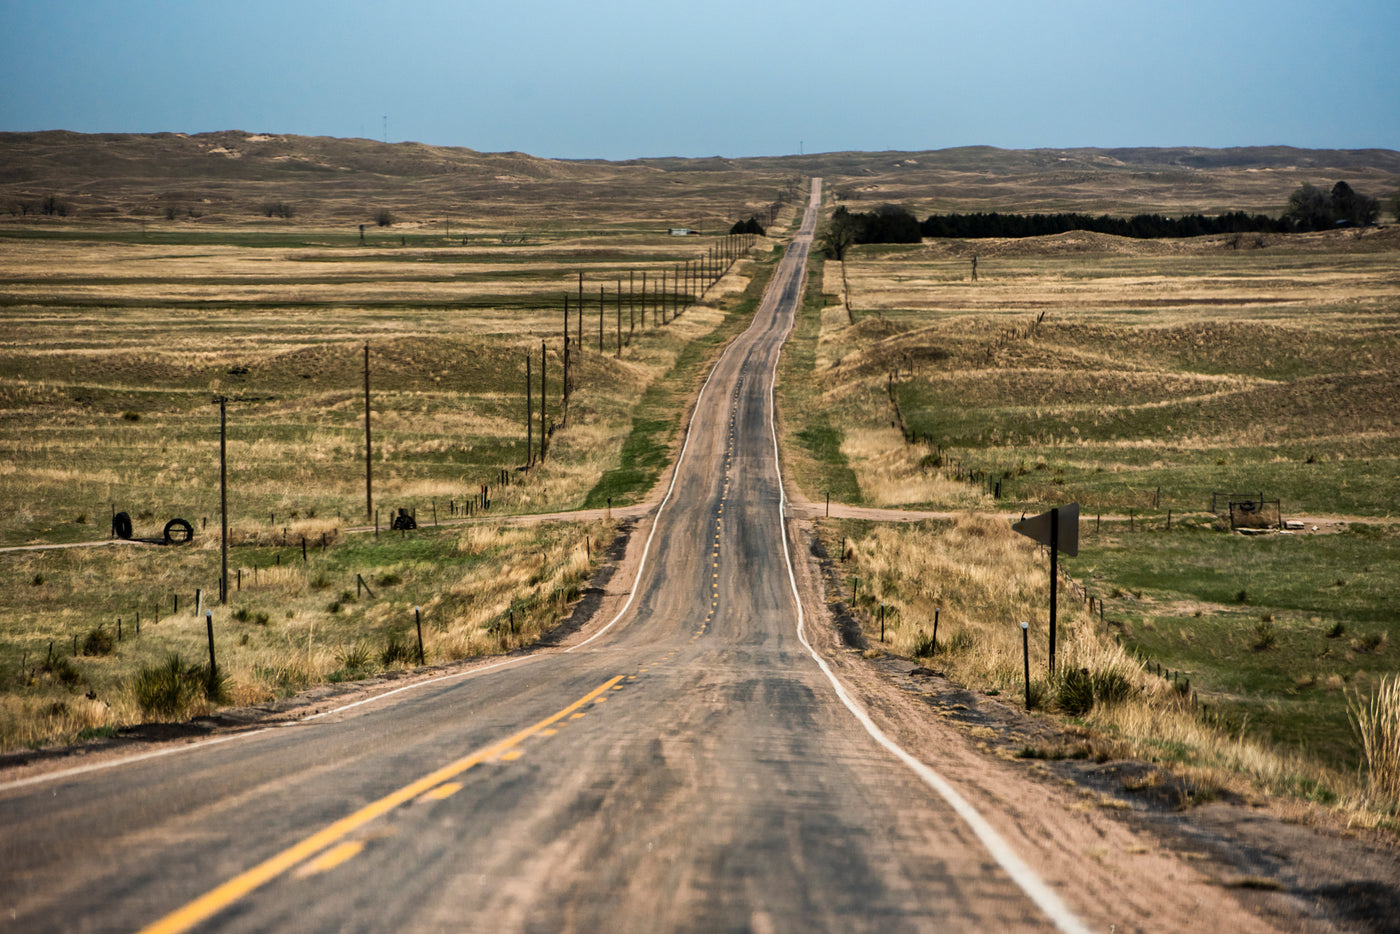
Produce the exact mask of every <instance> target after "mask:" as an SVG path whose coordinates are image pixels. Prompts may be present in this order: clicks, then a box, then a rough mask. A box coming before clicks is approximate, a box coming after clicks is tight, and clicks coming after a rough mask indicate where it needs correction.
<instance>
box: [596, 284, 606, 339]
mask: <svg viewBox="0 0 1400 934" xmlns="http://www.w3.org/2000/svg"><path fill="white" fill-rule="evenodd" d="M606 288H607V287H606V286H604V285H599V286H598V353H599V355H600V356H601V355H602V353H603V312H604V311H606V310H607V302H608V298H607V293H606V292H605V291H604V290H605V289H606Z"/></svg>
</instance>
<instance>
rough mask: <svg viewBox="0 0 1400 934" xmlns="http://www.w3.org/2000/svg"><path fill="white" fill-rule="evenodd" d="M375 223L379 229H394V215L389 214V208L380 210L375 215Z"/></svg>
mask: <svg viewBox="0 0 1400 934" xmlns="http://www.w3.org/2000/svg"><path fill="white" fill-rule="evenodd" d="M374 223H375V224H376V225H377V226H379V227H392V226H394V215H393V214H391V213H389V211H388V209H387V208H380V209H379V212H378V213H376V214H375V215H374Z"/></svg>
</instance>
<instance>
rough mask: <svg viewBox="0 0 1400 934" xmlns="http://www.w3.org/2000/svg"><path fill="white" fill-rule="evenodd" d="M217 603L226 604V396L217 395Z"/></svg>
mask: <svg viewBox="0 0 1400 934" xmlns="http://www.w3.org/2000/svg"><path fill="white" fill-rule="evenodd" d="M214 401H215V402H217V403H219V528H220V535H219V559H220V564H219V567H220V570H219V603H220V604H223V605H227V604H228V417H227V416H228V410H227V406H228V397H227V396H219V397H218V398H217V399H215V400H214Z"/></svg>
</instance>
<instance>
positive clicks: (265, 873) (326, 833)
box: [140, 675, 622, 934]
mask: <svg viewBox="0 0 1400 934" xmlns="http://www.w3.org/2000/svg"><path fill="white" fill-rule="evenodd" d="M621 680H622V675H618V676H617V677H616V678H613V679H612V680H611V681H608V682H607V683H605V684H603V685H602V686H600V687H596V688H594V689H593V690H592V691H589V692H588V693H587V694H585V695H584V696H583V697H580V698H579V699H578V700H576V701H574V702H573V703H572V704H570V705H569V706H567V707H565V708H564V709H563V710H560V711H559V712H558V713H554V714H551V715H550V716H548V717H546V718H544V719H543V720H541V721H540V722H539V723H536V724H535V725H533V726H529V727H526V728H525V729H523V730H521V731H520V732H518V733H516V734H514V735H512V736H508V737H506V738H505V739H503V740H501V741H500V742H497V743H493V744H492V745H490V746H487V747H485V748H483V749H478V750H477V751H476V752H474V753H472V754H471V755H469V756H465V757H464V758H461V759H458V760H457V761H456V762H453V763H450V764H449V765H445V766H443V767H442V768H440V769H438V770H437V771H436V772H433V773H431V774H429V775H425V776H424V777H423V778H420V779H418V781H416V782H413V783H412V784H410V785H405V786H404V787H402V788H400V789H399V790H398V791H395V792H393V793H392V794H388V795H385V796H384V797H382V798H380V799H379V800H378V801H375V802H374V803H372V804H368V805H366V806H364V807H362V808H360V810H358V811H356V812H355V813H354V814H351V815H349V816H348V817H342V818H341V819H340V820H338V821H336V822H335V823H333V824H331V825H329V826H327V827H325V828H323V829H321V830H319V831H317V832H316V833H314V834H312V835H311V836H309V837H307V838H306V839H304V840H302V841H301V842H300V843H297V844H295V845H293V846H290V847H288V848H287V849H285V850H283V851H282V852H281V853H278V854H277V855H276V856H273V857H271V858H269V859H266V860H263V861H262V862H261V863H259V864H258V865H256V866H254V867H253V868H252V869H249V870H248V871H247V872H244V873H243V874H242V875H238V876H234V877H233V878H232V879H230V880H228V881H227V882H225V883H224V884H223V885H220V886H218V887H217V888H215V889H211V890H210V891H208V892H206V893H205V894H203V895H201V896H200V897H199V898H196V899H195V900H194V901H192V902H190V903H189V904H187V905H185V906H184V907H183V908H177V909H176V910H175V911H172V912H171V913H170V914H168V915H166V916H165V917H164V918H161V919H160V920H159V921H156V922H154V923H153V924H150V925H147V926H146V927H144V928H142V929H141V932H140V934H180V932H183V931H188V930H189V929H190V928H192V927H194V926H195V925H196V924H199V923H200V922H201V921H204V920H206V919H208V918H210V917H212V916H213V915H215V914H216V913H218V912H219V911H222V910H223V909H224V908H227V907H228V906H229V905H231V904H233V903H234V902H236V901H238V900H239V899H240V898H242V897H243V896H245V895H247V894H249V893H250V892H252V891H253V890H254V889H257V888H259V887H261V886H263V885H266V884H267V883H268V882H271V881H272V880H273V879H275V878H277V877H278V876H280V875H282V874H283V873H285V872H286V871H287V870H289V869H291V868H292V867H293V866H295V865H297V864H298V863H300V862H302V861H303V860H305V859H308V858H310V857H312V856H315V855H316V854H317V853H320V852H321V851H322V850H324V849H326V848H327V847H329V846H331V845H332V844H334V843H336V842H337V841H339V840H340V839H341V838H342V837H344V836H346V835H347V834H350V833H351V832H353V831H355V830H358V829H359V828H360V827H363V826H364V825H365V824H368V823H369V822H370V821H372V820H374V819H375V818H377V817H382V816H383V815H385V814H387V813H388V812H389V811H392V810H393V809H394V808H396V807H398V806H399V805H401V804H404V803H406V802H408V801H411V800H413V799H414V798H416V797H418V796H419V795H421V794H423V792H425V791H428V790H429V789H432V788H435V787H437V786H438V785H441V784H442V783H443V782H445V781H447V780H448V779H450V778H455V777H457V776H458V775H460V774H462V773H463V772H465V771H466V770H467V769H469V768H471V767H472V766H474V765H480V764H481V763H482V762H485V761H487V760H488V759H494V758H496V757H497V756H499V755H500V754H501V753H503V752H505V751H506V750H507V749H510V748H511V747H512V746H514V745H516V744H517V743H520V742H522V741H524V740H526V739H528V738H529V737H531V736H533V735H534V734H536V733H538V732H540V731H542V730H544V729H545V728H546V727H548V726H550V725H552V724H554V723H557V722H558V721H560V720H562V719H564V718H565V717H567V716H569V715H570V714H572V713H573V712H574V711H576V710H578V709H579V708H580V707H583V706H585V705H586V704H589V703H591V702H592V701H593V699H594V698H596V697H598V696H600V695H601V694H603V692H605V691H607V690H608V689H610V688H611V687H612V686H613V685H614V684H617V683H618V682H619V681H621ZM351 855H353V854H351ZM348 858H349V857H347V859H348Z"/></svg>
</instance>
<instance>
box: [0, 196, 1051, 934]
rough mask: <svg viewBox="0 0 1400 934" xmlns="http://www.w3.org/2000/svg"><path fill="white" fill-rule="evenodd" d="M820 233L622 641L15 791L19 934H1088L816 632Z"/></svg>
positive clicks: (729, 405)
mask: <svg viewBox="0 0 1400 934" xmlns="http://www.w3.org/2000/svg"><path fill="white" fill-rule="evenodd" d="M819 197H820V187H819V184H816V185H814V187H813V208H815V206H816V204H817V202H818V199H819ZM815 214H816V211H815V210H814V209H813V210H810V211H809V212H808V221H807V224H806V225H805V226H804V228H803V231H802V233H801V234H800V235H799V236H798V237H797V238H796V240H795V242H794V244H793V246H792V248H791V249H790V251H789V254H788V257H787V258H786V259H785V260H784V261H783V265H782V266H781V267H780V269H779V271H778V273H777V274H776V275H775V277H774V280H773V285H772V286H771V287H770V294H769V296H768V297H767V298H766V299H765V301H764V303H763V305H762V307H761V308H760V310H759V312H758V313H757V316H756V318H755V323H754V325H753V327H752V328H751V329H750V330H749V331H748V332H746V333H745V334H744V335H743V336H742V337H740V338H739V339H738V340H736V341H735V343H734V344H732V345H731V347H730V349H729V350H728V351H727V352H726V353H725V355H724V356H723V358H722V359H721V360H720V362H719V363H718V365H717V366H716V368H715V370H714V372H713V374H712V376H711V378H710V380H709V382H708V383H707V385H706V387H705V389H704V391H703V394H702V396H701V398H700V400H699V402H698V403H697V406H696V410H695V414H694V418H693V421H692V423H691V426H690V429H689V432H688V435H687V441H686V448H685V451H684V454H683V456H682V459H681V461H680V463H679V465H678V467H677V469H676V472H675V474H674V483H673V486H672V488H671V491H670V494H669V496H668V497H667V499H666V501H665V503H664V504H663V505H662V507H661V509H660V512H659V514H658V517H657V519H656V522H655V525H654V534H651V535H650V537H649V538H648V539H647V541H648V543H649V544H648V546H647V547H648V555H647V560H646V562H645V564H644V566H643V568H642V570H641V572H640V575H639V576H638V577H637V579H636V582H635V584H634V585H633V589H632V591H631V593H630V594H629V597H630V602H629V603H628V605H627V607H626V609H625V611H623V612H622V613H621V614H620V615H618V616H617V617H616V619H615V620H613V621H611V624H610V625H607V624H608V623H609V620H608V619H606V618H605V619H602V620H600V621H599V624H598V625H595V626H594V627H593V628H591V629H589V630H587V631H585V632H584V633H582V634H580V635H579V636H578V637H577V638H575V639H574V640H573V645H572V647H571V648H570V650H568V651H563V650H559V651H552V652H548V653H543V654H540V655H537V656H534V657H532V658H529V659H525V660H520V661H515V662H512V663H510V664H506V665H502V666H499V667H493V668H486V669H479V670H477V671H476V672H475V673H473V674H471V675H468V676H461V677H453V678H446V679H443V680H439V681H436V682H433V683H431V684H428V685H425V686H421V687H418V688H416V689H414V690H410V691H404V692H401V693H399V694H396V695H395V696H393V697H390V698H385V699H381V700H379V701H376V702H373V703H367V704H363V705H360V706H357V707H355V708H353V709H350V710H343V711H340V712H336V713H331V714H329V715H326V716H322V717H319V718H317V719H314V720H309V721H303V722H300V723H295V724H291V725H287V726H282V727H277V728H271V729H266V730H262V731H259V732H255V733H252V734H247V735H239V736H235V737H233V738H229V739H227V740H225V741H222V742H217V743H211V744H206V745H201V746H197V747H193V748H187V749H183V750H181V751H177V752H174V753H172V754H169V755H164V756H160V757H155V758H148V759H142V760H138V761H129V762H125V763H122V764H119V765H116V766H114V767H111V768H103V769H99V770H93V771H89V772H81V773H70V774H67V775H65V776H60V777H57V778H49V779H46V780H42V781H37V782H32V783H30V784H22V785H13V784H12V785H9V786H0V928H3V929H5V930H14V931H26V932H29V931H34V932H42V931H64V932H75V931H136V930H149V931H161V932H171V931H183V930H201V931H203V930H209V931H216V930H217V931H282V930H293V931H438V930H442V931H447V930H451V931H465V930H490V931H497V930H508V931H509V930H522V931H541V932H544V931H551V932H552V931H563V930H579V931H759V932H762V931H798V930H800V931H809V930H840V931H904V930H920V931H932V930H937V931H945V930H979V931H988V930H998V931H1000V930H1018V929H1049V928H1052V927H1053V925H1054V923H1058V924H1059V926H1060V927H1061V928H1064V929H1074V926H1075V923H1076V922H1075V921H1074V919H1073V918H1072V917H1056V916H1055V908H1056V906H1055V901H1054V898H1053V896H1049V897H1048V898H1047V897H1046V896H1044V895H1043V894H1042V895H1041V896H1039V897H1036V896H1035V895H1034V892H1035V885H1036V883H1035V880H1034V879H1031V880H1030V881H1029V882H1027V880H1026V879H1024V878H1022V879H1020V880H1019V881H1017V880H1016V879H1015V878H1013V877H1014V875H1015V874H1016V872H1017V870H1016V866H1015V858H1014V856H1012V857H1009V858H1008V857H1005V856H998V855H996V853H995V852H994V850H995V847H993V850H989V849H988V847H987V844H986V841H985V837H979V835H978V833H977V832H976V831H975V830H974V825H975V823H976V822H975V820H974V822H973V824H969V823H968V822H967V821H966V820H965V819H964V818H963V817H961V816H959V815H958V814H957V813H955V811H954V809H953V807H952V806H950V805H949V803H947V802H946V801H945V799H944V798H942V797H940V795H939V794H938V793H937V791H936V789H935V787H933V785H931V779H929V778H928V777H927V776H924V775H921V774H920V773H919V772H918V771H916V770H915V769H914V768H911V767H910V765H909V764H908V763H906V762H904V761H901V759H900V758H899V757H898V756H897V755H896V754H894V753H892V751H891V750H890V749H889V748H886V746H884V745H881V743H879V742H877V740H876V738H874V737H873V736H872V735H871V733H870V732H868V731H867V730H866V729H865V728H863V727H862V725H861V722H860V721H859V720H858V718H857V717H856V716H854V715H853V714H852V711H851V710H850V709H848V707H847V706H846V704H845V703H843V701H842V700H841V698H840V697H839V696H838V694H837V692H836V690H835V689H834V688H833V684H832V682H831V681H830V680H829V679H828V676H827V674H826V673H824V671H823V669H822V668H821V667H820V666H819V664H818V662H817V661H816V659H815V658H814V657H813V655H812V654H810V653H809V651H808V649H807V647H806V645H805V644H804V642H803V641H802V639H801V638H800V637H799V608H798V603H797V600H796V596H795V595H796V591H797V586H796V584H795V583H794V582H793V578H792V576H791V574H790V569H789V564H788V557H787V556H788V552H789V551H790V547H789V546H790V542H787V540H786V539H785V534H786V533H785V527H786V525H785V521H784V519H783V516H782V494H781V489H780V484H779V480H778V470H777V463H776V455H775V449H774V441H773V434H772V428H771V407H772V393H771V381H772V376H773V368H774V364H775V362H776V359H777V355H778V353H779V350H780V348H781V345H782V341H783V339H784V337H785V336H786V333H787V330H788V328H789V324H790V321H791V315H792V313H793V308H794V306H795V303H796V302H797V301H798V300H799V299H800V296H801V292H802V283H803V271H804V268H805V262H806V256H807V250H808V248H809V246H810V243H811V234H812V228H811V223H812V219H813V218H814V217H815ZM649 531H652V530H651V529H648V528H646V527H643V528H642V529H641V530H640V532H639V533H638V535H642V534H644V533H647V532H649ZM638 541H639V543H640V541H641V539H640V538H639V539H638ZM615 581H616V579H615ZM613 586H614V587H618V586H621V587H624V588H625V587H626V586H627V582H623V583H621V584H618V583H616V582H615V584H614V585H613ZM618 602H621V601H618ZM603 626H606V628H605V629H603V631H601V632H599V630H600V629H602V627H603ZM585 638H588V639H589V640H590V641H587V642H584V641H583V640H584V639H585ZM1008 867H1009V868H1008ZM1028 889H1029V890H1030V891H1031V892H1032V895H1028V894H1027V890H1028ZM1047 912H1048V913H1047Z"/></svg>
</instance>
